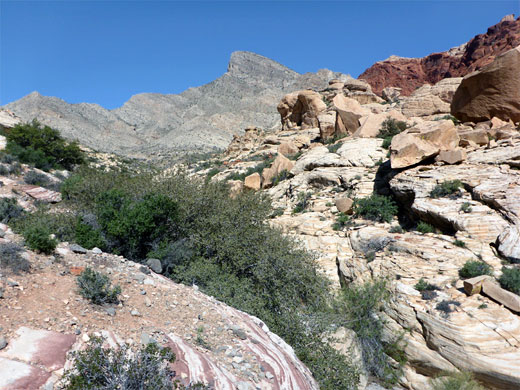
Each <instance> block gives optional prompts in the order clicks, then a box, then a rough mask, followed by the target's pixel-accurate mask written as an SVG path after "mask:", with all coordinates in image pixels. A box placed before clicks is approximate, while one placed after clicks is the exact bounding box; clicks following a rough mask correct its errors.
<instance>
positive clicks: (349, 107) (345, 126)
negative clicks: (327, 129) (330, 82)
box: [332, 95, 370, 134]
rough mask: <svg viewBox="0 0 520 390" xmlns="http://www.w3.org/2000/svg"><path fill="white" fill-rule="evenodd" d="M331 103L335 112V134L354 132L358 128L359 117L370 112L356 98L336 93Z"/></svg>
mask: <svg viewBox="0 0 520 390" xmlns="http://www.w3.org/2000/svg"><path fill="white" fill-rule="evenodd" d="M332 105H333V106H334V109H335V110H336V112H337V116H336V129H335V132H336V134H354V132H355V131H356V130H357V129H358V128H359V125H360V124H359V119H360V118H361V117H362V116H366V115H368V114H370V112H369V111H368V110H367V109H365V108H363V107H361V104H359V102H358V101H357V100H355V99H351V98H348V97H345V96H344V95H336V96H335V97H334V99H332Z"/></svg>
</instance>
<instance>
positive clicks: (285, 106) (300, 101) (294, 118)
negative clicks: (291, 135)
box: [277, 90, 327, 130]
mask: <svg viewBox="0 0 520 390" xmlns="http://www.w3.org/2000/svg"><path fill="white" fill-rule="evenodd" d="M277 109H278V112H279V113H280V116H281V120H282V128H283V129H284V130H287V129H291V128H294V127H296V126H301V128H302V129H309V128H314V127H318V114H320V113H321V112H323V111H325V110H326V109H327V106H326V104H325V103H324V102H323V99H322V97H321V95H320V94H319V93H318V92H314V91H311V90H304V91H298V92H293V93H289V94H287V95H285V96H284V97H283V98H282V100H281V101H280V103H279V104H278V107H277Z"/></svg>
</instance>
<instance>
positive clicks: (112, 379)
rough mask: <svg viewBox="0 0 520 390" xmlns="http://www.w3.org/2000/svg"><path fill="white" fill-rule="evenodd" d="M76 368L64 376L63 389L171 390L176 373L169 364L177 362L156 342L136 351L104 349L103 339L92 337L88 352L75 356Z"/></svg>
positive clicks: (80, 352)
mask: <svg viewBox="0 0 520 390" xmlns="http://www.w3.org/2000/svg"><path fill="white" fill-rule="evenodd" d="M72 358H73V359H74V363H73V367H72V368H71V369H69V370H68V371H66V372H65V373H64V376H63V378H62V380H61V387H60V388H63V389H66V390H87V389H101V390H112V389H116V388H117V389H125V390H137V389H139V390H171V389H172V388H177V389H178V388H179V387H178V385H175V386H173V387H172V380H174V376H175V373H174V372H173V371H172V370H171V369H170V367H169V365H168V363H173V362H174V361H175V354H174V353H173V352H172V351H171V350H170V349H169V348H162V347H160V346H158V345H157V344H155V343H151V344H148V345H146V346H142V347H140V348H139V349H137V350H136V351H132V350H131V348H130V346H129V345H127V344H124V345H123V346H121V347H120V348H119V349H110V348H104V347H103V340H102V339H100V338H92V339H91V341H90V343H89V345H88V346H87V348H86V349H84V350H82V351H76V352H73V353H72Z"/></svg>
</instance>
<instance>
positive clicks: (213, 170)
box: [206, 167, 220, 180]
mask: <svg viewBox="0 0 520 390" xmlns="http://www.w3.org/2000/svg"><path fill="white" fill-rule="evenodd" d="M218 173H220V169H218V168H215V167H214V168H211V169H210V170H209V172H208V173H207V174H206V179H207V180H211V178H212V177H213V176H215V175H217V174H218Z"/></svg>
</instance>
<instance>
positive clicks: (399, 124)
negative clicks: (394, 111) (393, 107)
mask: <svg viewBox="0 0 520 390" xmlns="http://www.w3.org/2000/svg"><path fill="white" fill-rule="evenodd" d="M407 128H408V125H407V124H406V122H403V121H398V120H396V119H394V118H388V119H386V120H385V121H384V122H383V123H382V124H381V128H380V129H379V134H378V135H377V137H378V138H382V139H383V144H382V147H383V148H385V149H388V148H389V147H390V144H391V143H392V138H394V136H396V135H397V134H399V133H401V132H402V131H404V130H406V129H407Z"/></svg>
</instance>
